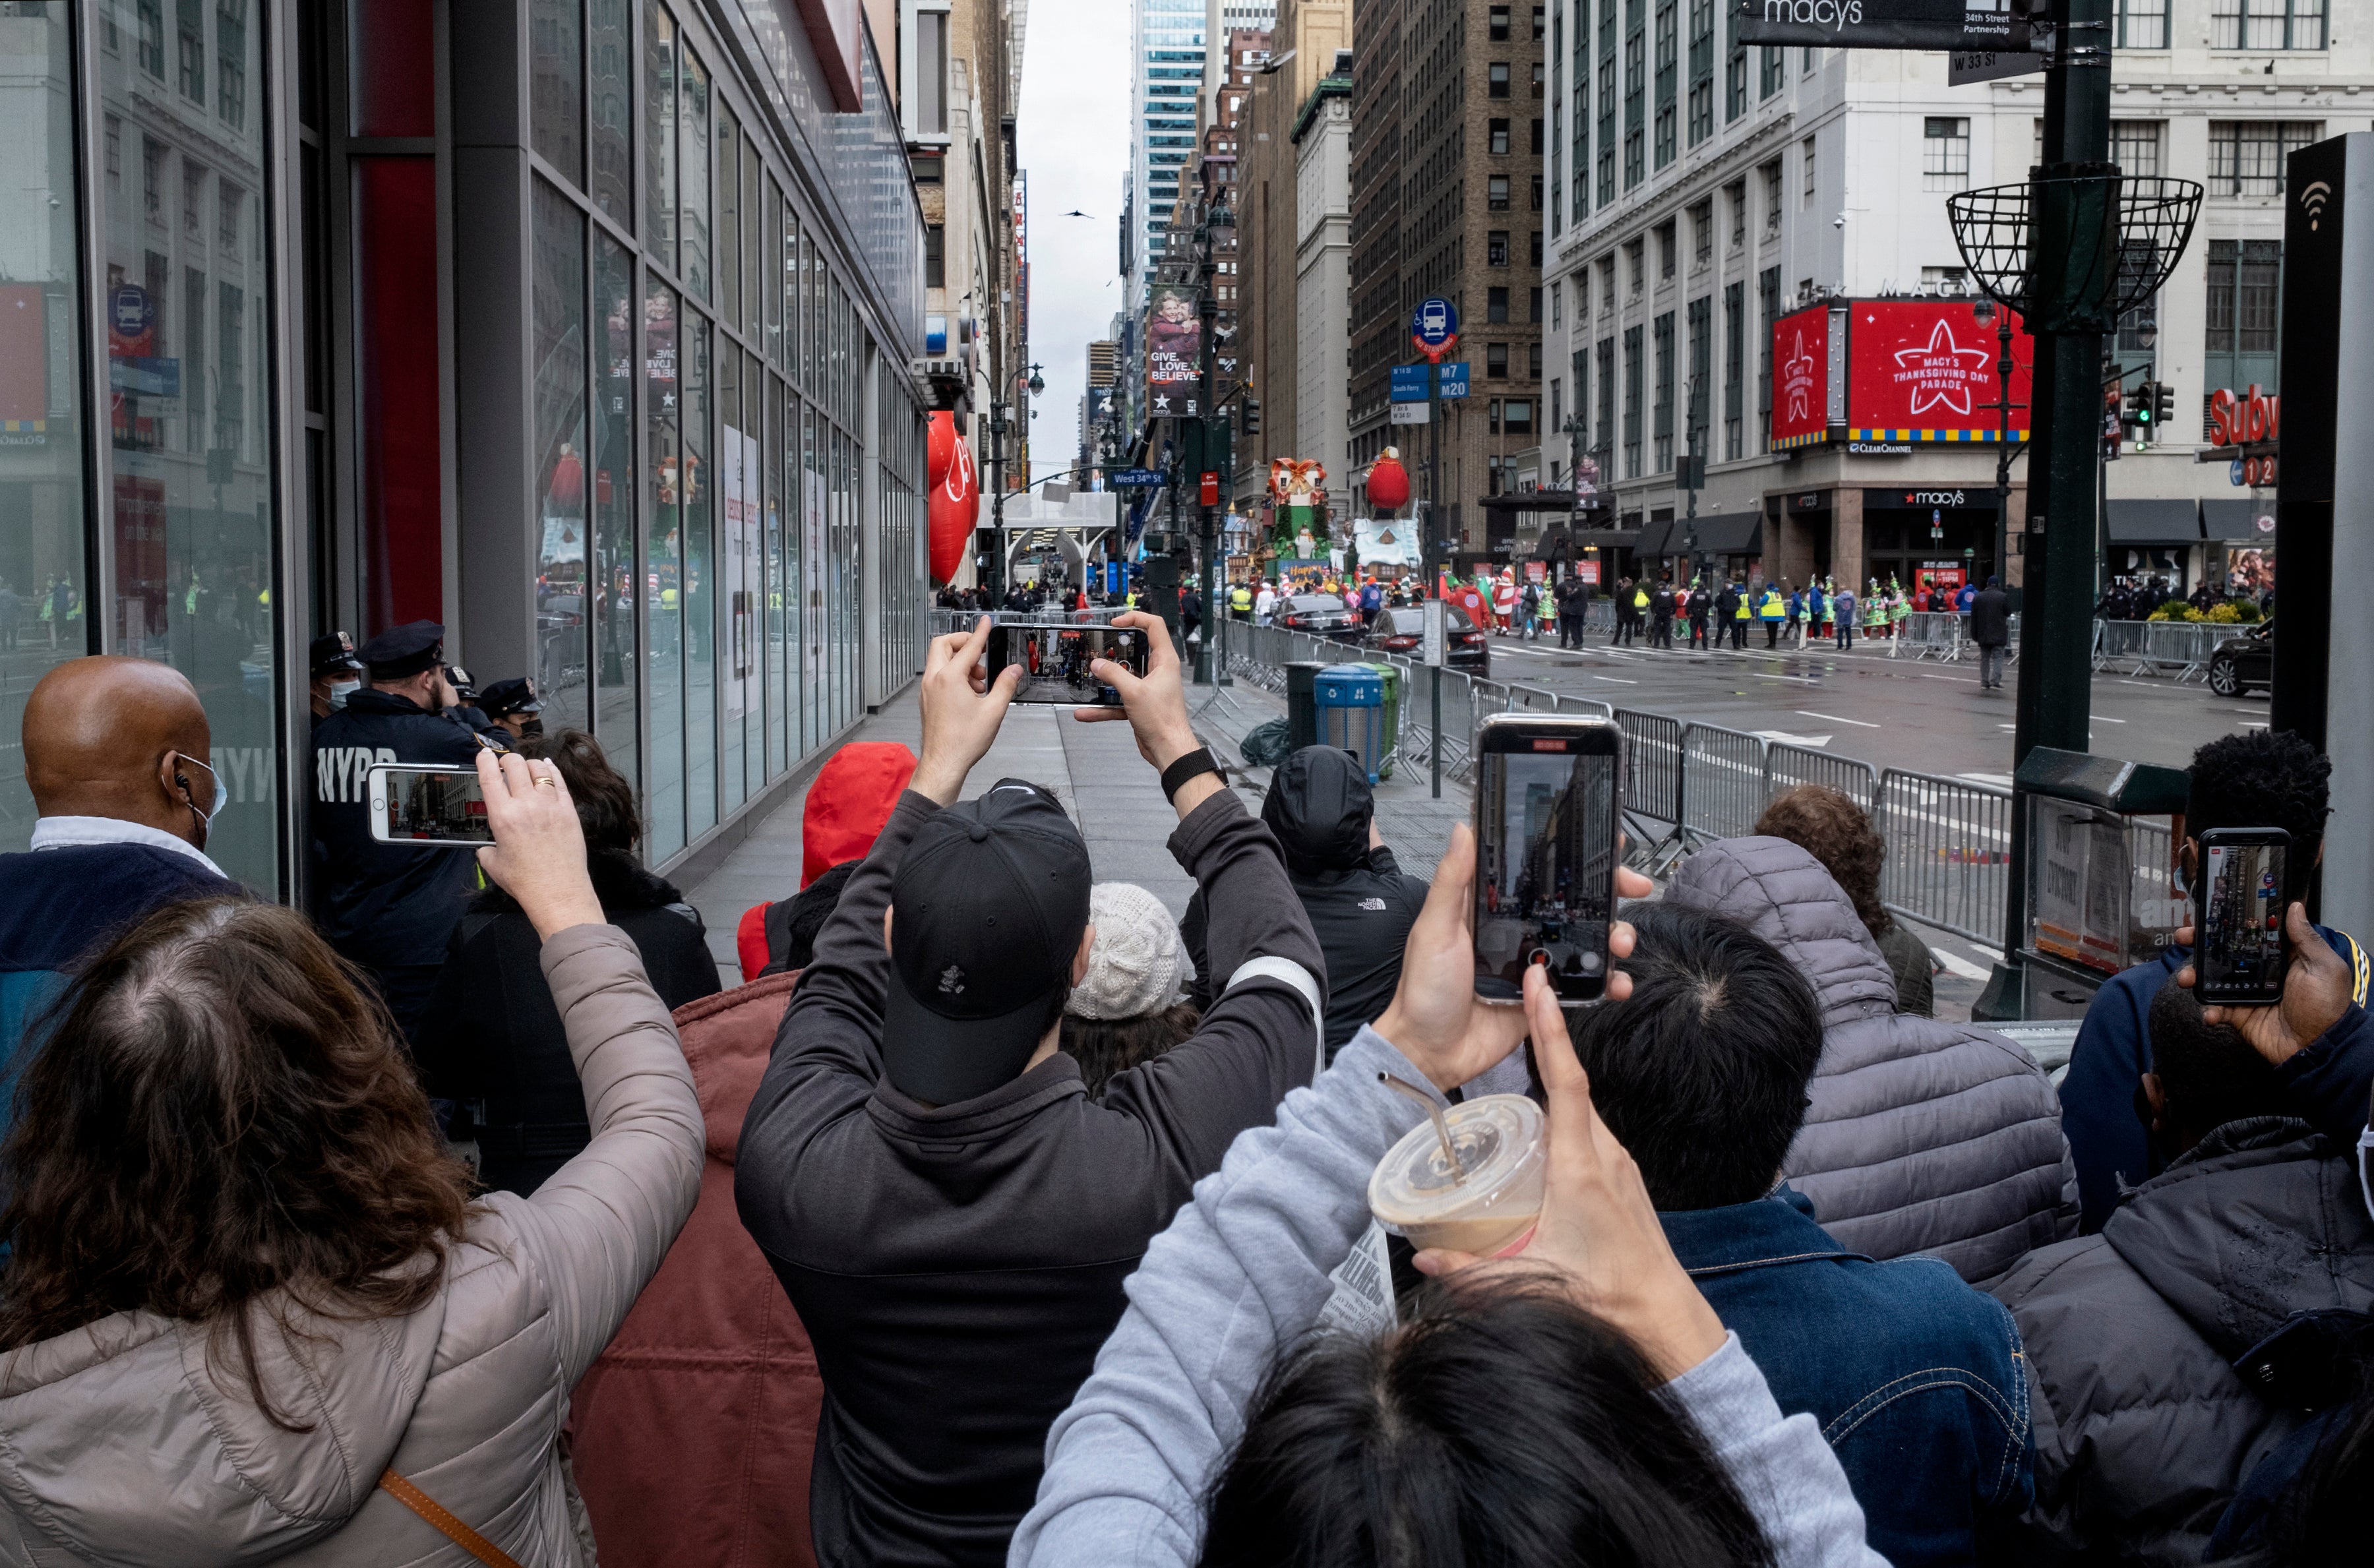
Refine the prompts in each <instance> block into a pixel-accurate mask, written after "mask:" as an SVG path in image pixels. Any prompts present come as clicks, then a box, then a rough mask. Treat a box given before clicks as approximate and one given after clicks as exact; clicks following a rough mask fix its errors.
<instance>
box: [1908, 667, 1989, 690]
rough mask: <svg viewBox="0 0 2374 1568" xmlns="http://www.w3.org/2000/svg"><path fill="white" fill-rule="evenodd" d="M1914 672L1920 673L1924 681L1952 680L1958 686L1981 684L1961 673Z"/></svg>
mask: <svg viewBox="0 0 2374 1568" xmlns="http://www.w3.org/2000/svg"><path fill="white" fill-rule="evenodd" d="M1912 673H1914V674H1916V675H1920V676H1921V678H1922V680H1924V681H1951V682H1952V683H1953V684H1954V685H1957V686H1975V685H1978V684H1979V683H1978V682H1976V681H1972V680H1968V679H1965V678H1964V677H1962V676H1960V675H1924V674H1922V673H1921V672H1920V671H1918V670H1915V671H1913V672H1912Z"/></svg>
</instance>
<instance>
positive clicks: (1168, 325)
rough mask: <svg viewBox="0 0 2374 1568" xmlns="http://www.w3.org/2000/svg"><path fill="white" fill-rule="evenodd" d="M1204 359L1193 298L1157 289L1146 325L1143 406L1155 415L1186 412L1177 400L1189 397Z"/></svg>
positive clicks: (1190, 294) (1187, 292)
mask: <svg viewBox="0 0 2374 1568" xmlns="http://www.w3.org/2000/svg"><path fill="white" fill-rule="evenodd" d="M1203 355H1204V323H1203V322H1200V321H1198V320H1197V319H1196V316H1195V296H1194V294H1193V292H1192V291H1191V290H1188V289H1184V288H1158V289H1156V290H1155V291H1154V305H1153V309H1152V310H1149V311H1147V313H1146V391H1147V394H1148V396H1147V404H1146V406H1147V407H1148V408H1150V409H1152V410H1153V411H1154V412H1155V413H1156V414H1157V415H1177V414H1181V413H1184V412H1186V411H1187V410H1186V408H1185V405H1184V404H1183V403H1181V402H1179V401H1177V400H1178V399H1180V398H1185V397H1193V395H1194V392H1195V383H1196V379H1197V376H1198V373H1199V372H1200V371H1201V369H1202V368H1203V367H1202V359H1203Z"/></svg>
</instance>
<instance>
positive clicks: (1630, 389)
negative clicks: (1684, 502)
mask: <svg viewBox="0 0 2374 1568" xmlns="http://www.w3.org/2000/svg"><path fill="white" fill-rule="evenodd" d="M1640 360H1641V348H1640V329H1639V327H1626V328H1625V329H1624V477H1625V478H1627V479H1638V478H1639V477H1640V383H1641V375H1642V371H1643V367H1642V365H1641V363H1640Z"/></svg>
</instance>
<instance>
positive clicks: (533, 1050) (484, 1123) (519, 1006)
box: [419, 852, 720, 1198]
mask: <svg viewBox="0 0 2374 1568" xmlns="http://www.w3.org/2000/svg"><path fill="white" fill-rule="evenodd" d="M586 867H587V869H588V870H589V871H591V872H593V893H594V895H595V896H596V897H598V898H600V899H601V900H602V913H603V915H604V916H605V918H606V919H608V920H609V922H610V923H611V924H612V925H614V926H617V928H618V929H619V930H623V931H625V932H626V933H627V935H628V936H629V937H630V938H632V939H633V940H634V943H635V946H636V948H637V949H638V950H640V951H641V954H642V955H643V970H644V972H645V973H646V974H648V975H649V976H650V977H651V982H652V989H653V990H655V991H657V992H658V993H659V995H660V1000H662V1001H663V1002H664V1003H666V1004H667V1007H668V1008H669V1010H670V1011H671V1012H673V1011H674V1010H675V1009H676V1008H679V1007H682V1006H683V1005H684V1004H685V1003H686V1002H688V1001H698V1000H700V999H701V998H702V997H705V996H713V995H715V994H716V993H717V991H718V989H720V988H719V986H718V983H717V960H716V958H715V957H714V956H712V955H711V953H710V951H709V938H708V935H707V933H706V932H705V930H703V928H702V926H701V921H700V915H699V911H698V910H696V909H694V908H693V907H692V906H691V905H689V904H687V903H685V902H684V895H683V894H681V893H679V892H677V891H676V886H675V884H674V883H669V882H667V881H665V880H664V879H663V878H660V877H656V876H653V875H652V873H651V872H647V871H645V870H644V869H643V868H642V867H641V866H639V865H637V864H635V863H634V862H633V861H631V860H626V859H624V858H623V857H620V856H617V855H612V854H606V853H599V852H597V853H594V854H591V855H588V856H587V857H586ZM542 949H543V943H542V942H540V941H539V940H538V939H537V937H536V934H535V927H534V926H533V925H531V924H529V923H528V918H527V916H525V915H524V914H523V913H521V911H520V907H519V906H518V905H517V904H515V903H513V902H512V901H511V895H509V894H506V893H504V892H503V891H502V890H501V889H500V888H491V887H490V888H488V889H487V890H486V891H485V892H484V893H481V894H479V895H478V896H477V897H476V899H475V900H474V901H472V903H471V905H470V907H469V910H468V912H466V913H465V914H464V915H463V917H462V919H461V923H460V924H459V925H457V926H455V927H454V928H453V937H452V942H449V943H448V944H447V947H446V952H445V967H444V968H443V969H442V970H441V971H440V972H439V973H438V976H437V989H436V990H435V992H434V993H433V994H432V995H431V996H430V997H429V1008H428V1011H427V1012H426V1013H424V1014H423V1015H422V1018H421V1024H420V1044H419V1066H420V1076H421V1082H422V1083H423V1085H424V1086H425V1087H426V1088H427V1089H428V1091H429V1098H431V1099H433V1100H444V1101H450V1102H452V1104H453V1114H452V1121H451V1122H450V1124H449V1130H450V1132H451V1135H452V1137H453V1139H454V1140H455V1141H462V1142H466V1141H471V1140H474V1139H475V1140H476V1142H477V1144H478V1157H479V1165H478V1179H479V1180H480V1181H481V1182H483V1183H484V1184H485V1185H486V1186H487V1187H488V1188H491V1189H493V1190H496V1191H499V1192H516V1193H518V1194H519V1195H520V1196H521V1197H523V1198H525V1197H527V1196H529V1195H530V1194H532V1193H534V1192H535V1189H536V1188H538V1187H540V1186H542V1185H543V1184H544V1181H545V1178H546V1177H547V1176H551V1175H552V1173H553V1172H555V1171H557V1170H558V1169H559V1168H560V1167H561V1166H562V1165H564V1164H567V1163H568V1162H569V1161H570V1159H571V1158H573V1157H574V1156H575V1155H576V1153H578V1151H580V1150H582V1149H583V1148H584V1147H585V1145H586V1144H587V1142H589V1141H591V1140H592V1138H593V1129H592V1127H591V1126H590V1125H589V1124H588V1123H587V1120H586V1115H585V1090H584V1086H583V1084H582V1082H580V1080H579V1078H578V1076H577V1069H576V1066H575V1063H574V1062H573V1060H572V1059H571V1058H570V1054H569V1040H568V1036H566V1035H564V1034H563V1033H562V1032H561V1026H560V1013H559V1011H558V1009H557V1008H555V1007H554V1006H553V1004H552V988H551V986H550V985H549V984H547V983H546V980H545V977H544V967H543V964H542V961H541V959H540V958H539V956H538V954H540V953H541V951H542Z"/></svg>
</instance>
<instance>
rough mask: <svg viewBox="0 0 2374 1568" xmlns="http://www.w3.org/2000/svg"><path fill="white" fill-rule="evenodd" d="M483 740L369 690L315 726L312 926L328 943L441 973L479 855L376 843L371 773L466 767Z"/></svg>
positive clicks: (358, 956)
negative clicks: (399, 767)
mask: <svg viewBox="0 0 2374 1568" xmlns="http://www.w3.org/2000/svg"><path fill="white" fill-rule="evenodd" d="M478 751H479V745H478V741H477V738H476V735H475V734H473V733H472V731H470V729H469V727H468V726H467V725H464V724H463V723H461V722H460V721H459V720H452V719H448V718H445V717H444V716H443V715H441V714H436V713H430V712H428V711H427V710H425V709H423V708H420V707H418V706H417V705H416V704H415V703H414V702H412V701H411V699H409V698H408V697H403V696H397V695H395V694H394V692H382V691H373V690H370V688H368V687H366V688H365V689H364V690H361V691H358V692H356V693H355V694H354V695H353V696H349V697H347V706H346V707H344V708H340V709H338V710H337V711H336V712H335V713H333V714H331V715H330V716H329V717H328V718H327V719H324V720H322V721H321V722H320V723H319V724H316V725H315V726H314V727H313V854H314V859H315V864H316V866H317V869H318V870H319V871H320V872H321V887H322V891H321V895H320V907H319V909H318V910H316V912H315V919H317V920H318V921H319V922H320V924H321V927H322V934H323V935H324V936H326V937H327V938H329V940H330V945H331V946H333V947H335V948H336V949H337V950H338V951H339V952H340V953H342V954H346V955H347V957H348V958H351V959H353V960H354V961H355V962H356V963H358V964H362V965H368V966H373V967H376V966H380V965H386V966H390V967H403V966H410V965H428V966H430V967H434V966H435V965H438V964H441V963H442V962H443V961H444V958H445V942H446V939H447V938H448V937H450V936H452V934H453V923H454V922H455V921H456V920H459V919H461V918H462V911H463V908H464V907H465V906H466V905H467V904H468V903H469V901H470V898H471V896H472V895H473V894H475V893H476V890H477V886H478V862H477V858H476V856H474V855H471V854H468V853H466V852H464V851H462V850H458V849H417V848H411V847H410V846H408V845H403V844H382V843H380V842H379V841H377V840H376V839H374V838H372V837H371V832H370V789H369V778H370V770H371V768H372V767H373V766H376V765H377V764H380V763H446V764H468V763H472V762H475V761H476V758H477V755H478Z"/></svg>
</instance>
